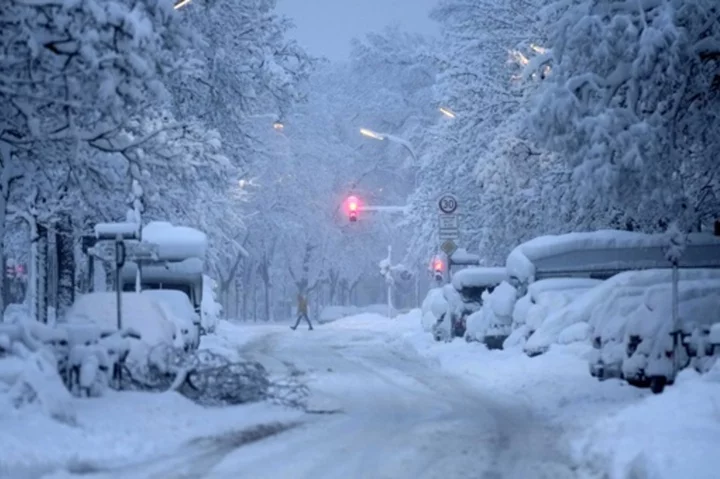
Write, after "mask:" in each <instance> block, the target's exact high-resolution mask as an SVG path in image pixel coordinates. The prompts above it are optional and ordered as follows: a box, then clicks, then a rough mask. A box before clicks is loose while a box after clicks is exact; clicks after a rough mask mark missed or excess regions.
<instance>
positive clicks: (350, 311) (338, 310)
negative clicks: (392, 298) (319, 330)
mask: <svg viewBox="0 0 720 479" xmlns="http://www.w3.org/2000/svg"><path fill="white" fill-rule="evenodd" d="M385 309H386V310H387V306H386V307H385ZM358 312H359V310H358V308H357V307H355V306H326V307H324V308H323V309H322V311H320V317H319V318H318V322H319V323H321V324H323V323H331V322H333V321H337V320H338V319H341V318H345V317H347V316H353V315H355V314H358Z"/></svg>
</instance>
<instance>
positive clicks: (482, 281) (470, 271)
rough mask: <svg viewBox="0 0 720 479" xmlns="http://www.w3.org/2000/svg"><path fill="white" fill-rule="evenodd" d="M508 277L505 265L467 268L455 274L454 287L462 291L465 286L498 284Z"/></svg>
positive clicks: (478, 286) (475, 286)
mask: <svg viewBox="0 0 720 479" xmlns="http://www.w3.org/2000/svg"><path fill="white" fill-rule="evenodd" d="M507 279H508V274H507V270H506V269H505V268H504V267H494V268H485V267H478V268H466V269H463V270H461V271H458V272H457V273H455V274H454V275H453V279H452V285H453V288H455V289H456V290H458V291H460V290H462V289H464V288H480V287H483V286H496V285H498V284H500V283H502V282H503V281H505V280H507Z"/></svg>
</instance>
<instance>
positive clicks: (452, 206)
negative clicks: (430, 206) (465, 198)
mask: <svg viewBox="0 0 720 479" xmlns="http://www.w3.org/2000/svg"><path fill="white" fill-rule="evenodd" d="M438 206H439V207H440V211H442V212H443V213H445V214H446V215H451V214H453V213H454V212H455V210H457V207H458V202H457V198H455V196H453V195H443V196H442V197H441V198H440V200H439V201H438Z"/></svg>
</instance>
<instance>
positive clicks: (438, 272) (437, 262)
mask: <svg viewBox="0 0 720 479" xmlns="http://www.w3.org/2000/svg"><path fill="white" fill-rule="evenodd" d="M444 269H445V264H444V263H443V260H442V259H440V258H435V259H434V260H433V273H434V276H435V281H438V282H441V281H442V280H443V270H444Z"/></svg>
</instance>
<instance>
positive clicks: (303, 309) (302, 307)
mask: <svg viewBox="0 0 720 479" xmlns="http://www.w3.org/2000/svg"><path fill="white" fill-rule="evenodd" d="M297 311H298V314H307V312H308V304H307V300H306V299H305V297H304V296H301V295H298V306H297Z"/></svg>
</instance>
